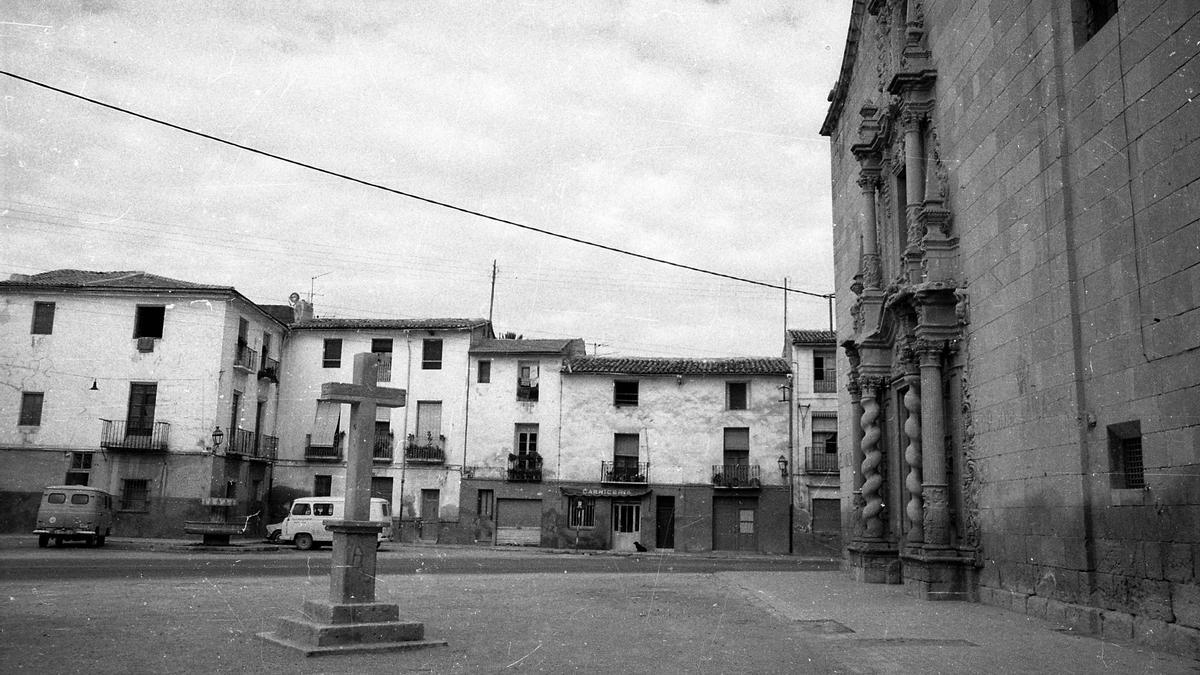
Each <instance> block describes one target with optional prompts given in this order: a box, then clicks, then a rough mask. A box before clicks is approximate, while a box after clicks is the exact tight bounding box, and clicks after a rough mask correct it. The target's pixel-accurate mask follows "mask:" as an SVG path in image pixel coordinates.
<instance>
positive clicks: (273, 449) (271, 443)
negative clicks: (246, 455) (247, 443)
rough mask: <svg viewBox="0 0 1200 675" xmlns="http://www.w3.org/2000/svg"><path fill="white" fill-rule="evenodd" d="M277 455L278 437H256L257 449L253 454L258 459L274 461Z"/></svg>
mask: <svg viewBox="0 0 1200 675" xmlns="http://www.w3.org/2000/svg"><path fill="white" fill-rule="evenodd" d="M278 455H279V437H278V436H268V435H267V434H262V435H260V436H259V437H258V447H257V449H256V452H255V453H254V456H255V457H258V458H260V459H271V460H273V459H275V458H276V457H277V456H278Z"/></svg>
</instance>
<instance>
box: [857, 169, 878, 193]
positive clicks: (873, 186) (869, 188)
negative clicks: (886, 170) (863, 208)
mask: <svg viewBox="0 0 1200 675" xmlns="http://www.w3.org/2000/svg"><path fill="white" fill-rule="evenodd" d="M880 180H881V179H880V177H879V170H878V169H875V170H873V171H869V170H867V169H864V170H863V171H862V173H861V174H859V177H858V180H857V181H855V182H856V183H858V187H860V188H862V191H863V193H864V194H875V191H876V190H878V189H879V183H880Z"/></svg>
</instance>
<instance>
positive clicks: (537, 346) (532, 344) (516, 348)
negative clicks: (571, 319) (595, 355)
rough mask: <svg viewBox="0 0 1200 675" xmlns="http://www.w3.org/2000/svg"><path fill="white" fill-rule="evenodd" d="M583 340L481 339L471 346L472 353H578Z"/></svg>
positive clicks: (581, 349)
mask: <svg viewBox="0 0 1200 675" xmlns="http://www.w3.org/2000/svg"><path fill="white" fill-rule="evenodd" d="M583 351H584V345H583V340H581V339H579V338H575V339H573V340H525V339H521V340H508V339H496V340H483V341H481V342H480V343H479V344H477V345H475V346H474V347H471V353H472V354H580V355H582V354H583Z"/></svg>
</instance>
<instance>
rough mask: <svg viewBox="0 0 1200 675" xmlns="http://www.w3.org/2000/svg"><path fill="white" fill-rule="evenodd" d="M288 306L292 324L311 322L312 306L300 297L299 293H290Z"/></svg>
mask: <svg viewBox="0 0 1200 675" xmlns="http://www.w3.org/2000/svg"><path fill="white" fill-rule="evenodd" d="M288 304H289V305H291V307H292V322H293V323H299V322H301V321H311V320H312V318H313V306H312V303H311V302H308V301H306V300H305V299H304V298H301V297H300V294H299V293H292V294H291V295H289V296H288Z"/></svg>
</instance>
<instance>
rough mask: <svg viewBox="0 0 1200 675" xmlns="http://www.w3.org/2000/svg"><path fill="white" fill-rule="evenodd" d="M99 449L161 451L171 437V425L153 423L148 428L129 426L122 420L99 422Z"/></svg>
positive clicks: (137, 425)
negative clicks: (102, 424) (100, 425)
mask: <svg viewBox="0 0 1200 675" xmlns="http://www.w3.org/2000/svg"><path fill="white" fill-rule="evenodd" d="M100 421H101V422H103V423H104V426H103V427H101V429H100V447H102V448H106V449H108V450H150V451H163V450H166V449H167V443H168V441H169V440H170V436H171V425H170V424H168V423H167V422H154V423H152V424H151V425H150V426H145V425H142V424H135V425H130V424H129V423H128V422H126V421H123V420H100Z"/></svg>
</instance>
